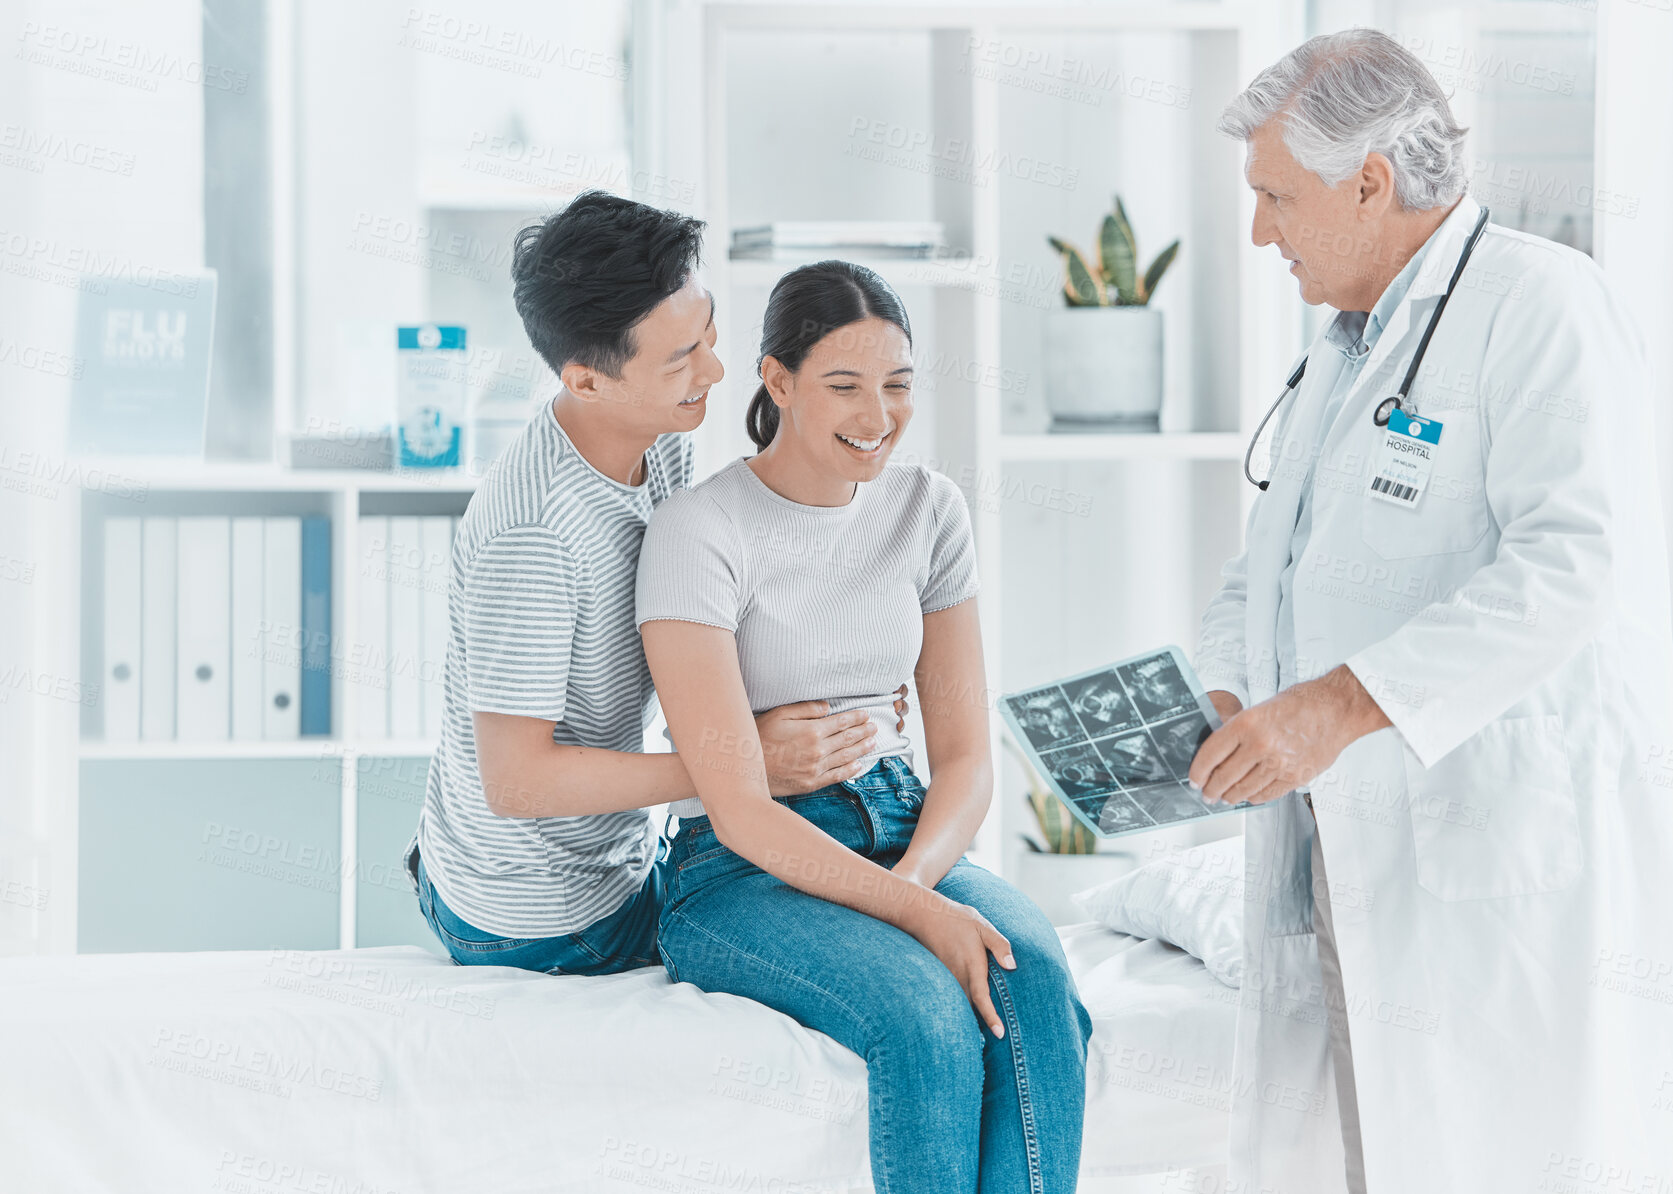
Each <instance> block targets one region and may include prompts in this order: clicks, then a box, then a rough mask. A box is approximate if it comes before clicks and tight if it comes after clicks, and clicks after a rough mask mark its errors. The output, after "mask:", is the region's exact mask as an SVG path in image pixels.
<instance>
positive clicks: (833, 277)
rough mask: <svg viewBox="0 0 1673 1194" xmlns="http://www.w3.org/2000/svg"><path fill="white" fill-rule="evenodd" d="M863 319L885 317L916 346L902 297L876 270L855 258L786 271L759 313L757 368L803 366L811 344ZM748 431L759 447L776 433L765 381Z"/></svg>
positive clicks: (746, 427) (753, 403)
mask: <svg viewBox="0 0 1673 1194" xmlns="http://www.w3.org/2000/svg"><path fill="white" fill-rule="evenodd" d="M862 319H882V320H886V321H888V322H889V323H892V324H894V325H895V326H896V327H898V328H899V329H900V330H901V331H902V332H904V333H905V334H906V343H907V345H908V347H910V346H911V344H912V325H911V324H910V323H909V322H908V321H907V318H906V307H905V305H904V304H903V303H902V302H901V301H900V295H898V294H896V293H895V291H894V288H893V287H892V286H890V285H889V284H888V283H887V282H885V281H884V280H883V279H882V278H881V277H879V276H878V274H877V273H876V272H875V271H874V270H869V269H867V268H866V267H865V266H863V265H855V264H854V263H853V262H852V261H818V262H815V263H814V264H812V265H803V266H799V267H797V268H796V269H793V270H791V271H790V272H789V273H787V274H785V275H784V277H782V278H780V279H779V280H778V285H776V286H774V287H773V292H772V294H771V295H770V296H768V298H767V313H766V314H765V315H764V316H762V317H761V354H760V355H759V356H757V357H756V358H755V372H756V375H757V376H759V375H760V373H761V362H762V361H764V360H765V359H766V358H768V357H772V358H773V359H774V360H776V361H778V363H779V364H781V365H783V366H784V367H785V368H786V369H788V370H790V372H792V373H794V372H795V371H796V370H798V369H800V368H801V367H802V362H803V361H805V360H806V359H807V354H808V353H809V352H811V351H813V346H814V345H816V344H818V343H819V341H821V340H823V339H824V338H825V337H826V336H828V335H830V334H831V333H832V332H834V331H836V330H837V329H838V328H844V327H847V326H848V325H849V324H851V323H859V322H860V321H861V320H862ZM744 430H746V431H748V432H749V438H750V439H752V440H754V441H755V446H756V447H757V448H765V447H766V446H767V445H768V444H770V443H772V442H773V436H774V435H776V434H777V433H778V406H777V405H776V404H775V403H774V402H773V396H772V395H771V394H769V393H768V392H767V385H766V383H765V382H763V383H761V385H759V386H757V387H756V390H755V397H753V398H751V399H750V400H749V411H748V413H746V414H745V415H744Z"/></svg>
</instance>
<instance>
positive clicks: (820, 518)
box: [636, 457, 977, 817]
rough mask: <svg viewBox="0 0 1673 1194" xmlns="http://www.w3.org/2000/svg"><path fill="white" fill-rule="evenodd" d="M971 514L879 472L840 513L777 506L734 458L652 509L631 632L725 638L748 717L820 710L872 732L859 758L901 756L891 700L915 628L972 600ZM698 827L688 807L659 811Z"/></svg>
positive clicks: (904, 468)
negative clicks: (680, 627)
mask: <svg viewBox="0 0 1673 1194" xmlns="http://www.w3.org/2000/svg"><path fill="white" fill-rule="evenodd" d="M976 589H977V579H976V551H975V545H974V543H973V542H972V539H971V534H970V513H969V511H968V510H967V509H966V508H965V505H964V495H963V494H961V493H960V492H959V489H958V486H957V485H955V484H953V482H952V481H950V480H949V479H948V478H946V477H944V476H942V475H941V474H940V473H937V472H932V471H931V470H929V469H927V468H925V467H923V466H922V465H917V464H896V463H891V464H888V465H885V466H884V468H883V471H882V473H881V474H879V475H878V476H877V477H876V478H875V479H874V480H871V481H863V482H860V483H859V484H858V485H856V486H855V492H854V496H853V498H852V499H851V500H850V501H849V502H848V504H847V505H843V506H805V505H802V504H801V503H800V502H793V501H791V500H790V499H789V498H786V497H781V496H780V495H779V494H778V493H776V492H774V491H773V490H772V489H771V488H769V487H768V485H767V483H766V482H764V481H762V480H761V478H759V477H757V476H756V475H755V470H754V469H752V468H750V467H749V463H748V461H747V459H746V458H742V457H740V458H739V459H738V460H735V461H733V462H732V463H731V464H729V465H727V466H726V467H725V468H724V469H722V470H721V471H720V472H718V473H716V474H715V475H714V476H712V477H710V478H708V479H707V480H705V481H704V482H702V483H701V484H700V485H697V486H695V487H693V488H691V489H687V490H682V491H681V492H680V493H677V494H675V495H674V496H673V497H671V498H670V499H669V500H668V501H666V502H664V503H663V504H662V505H661V506H660V507H659V508H658V509H657V512H656V517H654V518H652V519H651V525H650V527H649V529H647V530H646V532H645V542H644V548H643V550H641V552H640V553H639V597H638V607H639V608H638V613H637V615H636V616H637V619H638V621H639V623H640V625H643V624H644V623H646V622H649V621H653V620H655V619H659V618H672V619H675V620H677V621H684V622H701V623H703V624H705V625H709V626H719V627H721V628H722V629H725V630H730V631H732V632H733V635H734V636H735V637H736V639H737V644H738V664H739V667H740V669H741V670H742V673H743V680H744V691H745V692H746V693H747V694H748V696H749V703H750V707H751V708H752V709H753V710H754V711H755V712H756V713H761V712H764V711H766V710H768V709H772V708H776V707H777V706H779V705H787V704H791V703H793V702H796V701H807V700H819V699H823V700H828V701H830V703H831V711H832V712H834V713H841V712H844V711H846V710H849V709H864V710H866V712H867V713H868V714H869V715H870V717H871V720H872V722H873V723H874V724H875V725H876V727H877V747H876V749H875V751H873V753H872V754H871V755H870V756H869V757H868V759H867V761H868V762H875V761H876V760H877V759H880V758H882V757H883V756H885V755H903V756H905V758H906V761H907V763H908V765H910V764H911V762H912V744H911V742H910V740H909V739H908V738H907V737H906V735H904V734H902V733H900V732H899V731H898V730H896V729H895V721H896V717H895V708H894V703H895V690H896V689H897V688H899V687H900V686H901V684H902V683H904V682H908V681H910V680H911V679H912V672H913V669H914V668H915V667H916V666H917V663H918V655H919V652H920V651H921V650H922V648H923V642H924V615H925V614H929V613H934V612H935V611H936V610H940V609H946V608H947V607H948V606H953V605H957V604H958V603H959V602H961V601H967V600H969V599H970V598H971V597H974V596H975V595H976ZM669 811H670V812H672V813H673V814H674V815H675V816H679V817H696V816H701V815H702V813H703V806H702V803H701V802H700V801H698V800H696V799H691V800H679V801H675V802H674V803H673V804H671V805H669Z"/></svg>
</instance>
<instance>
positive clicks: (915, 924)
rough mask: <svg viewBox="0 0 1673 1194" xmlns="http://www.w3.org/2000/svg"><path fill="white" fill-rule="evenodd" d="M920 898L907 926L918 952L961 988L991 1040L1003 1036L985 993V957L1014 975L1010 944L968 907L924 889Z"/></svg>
mask: <svg viewBox="0 0 1673 1194" xmlns="http://www.w3.org/2000/svg"><path fill="white" fill-rule="evenodd" d="M924 892H925V895H926V898H925V899H924V900H923V902H922V904H921V905H919V907H918V909H917V910H916V911H915V912H914V915H913V916H912V918H911V919H910V920H909V921H908V923H907V924H905V925H902V926H901V927H903V928H905V929H906V931H907V932H909V933H911V934H912V936H913V937H915V938H917V939H918V942H919V943H920V944H921V945H923V947H924V948H925V949H927V950H929V951H930V953H932V954H934V955H935V956H936V957H937V958H938V959H940V961H941V964H942V965H943V966H945V967H946V968H947V969H948V971H950V972H951V974H952V976H953V977H954V978H956V979H957V980H958V984H959V986H961V987H963V988H964V994H965V996H966V998H968V999H969V1000H970V1006H971V1007H972V1008H974V1009H975V1011H976V1015H977V1016H978V1017H979V1018H980V1019H981V1021H982V1022H983V1023H984V1024H986V1025H987V1026H988V1030H989V1031H990V1032H992V1033H993V1035H994V1036H996V1037H1003V1036H1004V1035H1005V1022H1004V1021H1003V1020H1001V1019H1000V1017H999V1013H998V1012H997V1011H995V1010H994V1006H993V997H992V995H990V994H989V992H988V955H989V954H990V953H991V954H992V955H993V956H994V957H995V958H997V959H998V960H999V964H1000V965H1001V966H1003V967H1005V968H1006V969H1007V970H1015V969H1016V965H1017V962H1016V959H1015V958H1014V957H1012V956H1011V943H1010V941H1008V940H1007V939H1006V937H1005V934H1003V933H1001V932H1000V931H999V930H998V929H996V928H994V927H993V926H992V925H991V924H989V923H988V919H987V917H985V916H983V915H982V914H981V913H980V912H978V911H977V910H976V909H975V908H972V907H971V906H970V905H969V904H961V903H959V902H958V901H957V900H950V899H948V898H947V897H946V896H944V895H942V894H941V893H940V892H938V891H935V890H933V889H930V888H925V889H924Z"/></svg>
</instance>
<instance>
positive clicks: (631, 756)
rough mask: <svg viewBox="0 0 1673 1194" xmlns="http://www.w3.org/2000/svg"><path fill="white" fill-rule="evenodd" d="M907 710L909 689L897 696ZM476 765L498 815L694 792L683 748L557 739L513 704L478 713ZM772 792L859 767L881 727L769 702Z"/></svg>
mask: <svg viewBox="0 0 1673 1194" xmlns="http://www.w3.org/2000/svg"><path fill="white" fill-rule="evenodd" d="M896 709H897V711H899V712H901V713H902V714H904V712H905V701H904V699H902V700H900V701H897V702H896ZM471 720H472V723H473V725H474V727H475V730H476V760H477V770H478V772H479V773H480V775H481V776H482V793H483V797H484V799H485V800H486V801H487V804H488V808H489V810H490V811H491V812H493V813H494V814H495V815H496V816H500V817H581V816H589V815H593V814H597V813H614V812H621V811H622V810H624V809H630V808H647V807H649V806H651V805H655V804H666V803H669V802H670V801H674V800H684V799H685V798H687V797H689V796H696V795H697V789H696V788H694V787H693V786H692V784H691V775H690V773H689V771H687V769H686V767H685V765H684V764H683V763H681V762H680V759H679V756H678V755H674V754H666V753H664V754H640V753H637V752H633V751H617V750H603V749H600V748H598V747H592V746H569V745H561V744H559V743H556V742H553V741H552V729H553V727H554V726H555V725H556V724H557V723H555V722H551V721H547V720H544V719H543V718H538V717H521V716H517V715H514V714H509V713H480V712H476V713H472V714H471ZM755 725H756V729H757V731H758V733H759V734H760V736H761V745H762V750H763V752H764V754H765V762H766V766H767V775H768V782H769V785H770V788H771V791H772V794H773V795H774V796H790V795H795V794H797V793H799V792H812V791H815V790H816V789H818V788H822V787H824V786H826V785H827V784H833V783H837V782H839V781H841V780H845V779H851V778H853V777H854V776H856V775H858V774H859V773H860V771H859V769H858V768H857V767H856V766H855V764H856V762H857V761H858V760H859V759H861V758H862V757H863V756H865V755H866V754H867V753H869V751H870V750H871V748H872V746H873V745H874V744H875V741H876V730H875V729H874V728H873V727H872V725H871V723H870V720H869V719H868V718H867V716H866V714H865V712H864V711H863V710H859V709H851V710H849V711H848V712H846V713H831V711H830V705H829V704H828V703H827V702H825V701H802V702H801V703H799V704H795V705H783V706H780V707H779V708H777V709H769V710H767V712H765V713H762V714H761V715H759V716H758V717H756V719H755Z"/></svg>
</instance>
